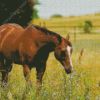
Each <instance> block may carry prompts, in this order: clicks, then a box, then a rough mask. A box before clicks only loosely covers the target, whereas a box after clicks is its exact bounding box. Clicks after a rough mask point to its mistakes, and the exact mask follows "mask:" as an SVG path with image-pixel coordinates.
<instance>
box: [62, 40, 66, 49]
mask: <svg viewBox="0 0 100 100" xmlns="http://www.w3.org/2000/svg"><path fill="white" fill-rule="evenodd" d="M65 49H66V46H65V42H64V40H62V43H61V51H65Z"/></svg>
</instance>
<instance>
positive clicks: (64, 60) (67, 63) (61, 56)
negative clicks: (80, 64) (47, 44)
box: [54, 34, 73, 74]
mask: <svg viewBox="0 0 100 100" xmlns="http://www.w3.org/2000/svg"><path fill="white" fill-rule="evenodd" d="M61 40H62V42H61V44H60V45H58V46H56V48H55V51H54V53H55V57H56V59H57V60H58V61H60V63H61V64H62V65H63V66H64V69H65V71H66V73H67V74H69V73H71V72H72V71H73V65H72V61H71V54H72V45H71V43H70V42H69V34H68V35H67V37H66V39H64V38H61Z"/></svg>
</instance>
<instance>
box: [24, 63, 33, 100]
mask: <svg viewBox="0 0 100 100" xmlns="http://www.w3.org/2000/svg"><path fill="white" fill-rule="evenodd" d="M23 72H24V77H25V79H26V89H25V91H24V92H23V97H22V100H25V98H26V95H27V94H28V92H29V90H30V87H31V86H32V85H31V80H30V68H29V66H28V65H27V64H25V65H23Z"/></svg>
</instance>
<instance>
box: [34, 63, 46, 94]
mask: <svg viewBox="0 0 100 100" xmlns="http://www.w3.org/2000/svg"><path fill="white" fill-rule="evenodd" d="M45 69H46V63H44V64H40V66H38V67H36V71H37V84H38V86H39V87H38V95H39V91H40V89H41V87H42V77H43V75H44V72H45Z"/></svg>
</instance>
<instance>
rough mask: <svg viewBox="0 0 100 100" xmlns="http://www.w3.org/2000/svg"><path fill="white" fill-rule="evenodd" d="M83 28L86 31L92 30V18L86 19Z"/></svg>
mask: <svg viewBox="0 0 100 100" xmlns="http://www.w3.org/2000/svg"><path fill="white" fill-rule="evenodd" d="M83 28H84V32H85V33H90V31H91V30H92V22H91V21H90V20H86V21H85V25H84V27H83Z"/></svg>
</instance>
